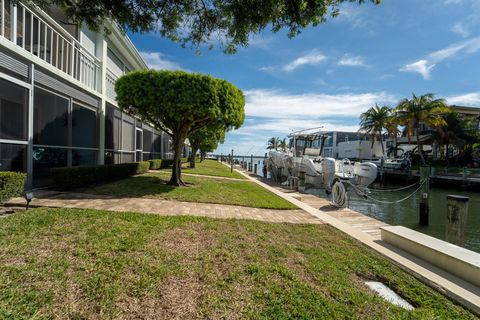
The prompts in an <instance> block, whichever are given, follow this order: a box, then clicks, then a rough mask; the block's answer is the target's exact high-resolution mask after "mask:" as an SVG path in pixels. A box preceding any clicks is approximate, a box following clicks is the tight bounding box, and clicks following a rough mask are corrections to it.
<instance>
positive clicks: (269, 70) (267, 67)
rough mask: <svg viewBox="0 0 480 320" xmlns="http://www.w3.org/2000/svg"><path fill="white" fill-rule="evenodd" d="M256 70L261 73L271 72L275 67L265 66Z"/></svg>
mask: <svg viewBox="0 0 480 320" xmlns="http://www.w3.org/2000/svg"><path fill="white" fill-rule="evenodd" d="M258 70H260V71H263V72H272V71H274V70H275V67H274V66H265V67H261V68H259V69H258Z"/></svg>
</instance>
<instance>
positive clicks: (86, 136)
mask: <svg viewBox="0 0 480 320" xmlns="http://www.w3.org/2000/svg"><path fill="white" fill-rule="evenodd" d="M72 146H73V147H84V148H97V147H98V139H97V113H96V112H95V111H93V110H90V109H88V108H84V107H81V106H79V105H77V104H74V105H73V108H72Z"/></svg>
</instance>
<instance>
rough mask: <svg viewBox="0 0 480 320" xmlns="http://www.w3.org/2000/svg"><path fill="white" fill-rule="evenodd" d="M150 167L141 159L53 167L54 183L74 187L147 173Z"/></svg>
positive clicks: (148, 163) (69, 187)
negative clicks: (125, 161)
mask: <svg viewBox="0 0 480 320" xmlns="http://www.w3.org/2000/svg"><path fill="white" fill-rule="evenodd" d="M149 169H150V162H148V161H140V162H131V163H121V164H108V165H101V166H81V167H63V168H53V169H52V170H51V172H52V178H53V183H54V185H56V186H58V187H60V188H63V189H73V188H79V187H86V186H89V185H92V184H101V183H105V182H109V181H112V180H117V179H123V178H127V177H129V176H133V175H135V174H140V173H145V172H147V171H148V170H149Z"/></svg>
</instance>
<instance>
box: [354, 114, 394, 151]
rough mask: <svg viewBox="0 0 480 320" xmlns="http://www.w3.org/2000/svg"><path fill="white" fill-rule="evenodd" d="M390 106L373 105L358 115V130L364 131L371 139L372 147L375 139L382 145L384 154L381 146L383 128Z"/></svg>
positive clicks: (384, 127)
mask: <svg viewBox="0 0 480 320" xmlns="http://www.w3.org/2000/svg"><path fill="white" fill-rule="evenodd" d="M390 113H391V108H390V107H388V106H383V107H379V106H378V105H375V107H372V108H370V109H368V110H367V111H365V112H364V113H362V114H361V115H360V131H364V132H365V133H366V134H368V135H369V136H370V138H371V139H372V147H373V143H374V142H375V140H377V139H378V140H379V141H380V144H381V145H382V155H385V147H384V146H383V134H382V131H383V129H386V128H387V121H388V119H389V117H390Z"/></svg>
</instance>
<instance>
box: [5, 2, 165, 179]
mask: <svg viewBox="0 0 480 320" xmlns="http://www.w3.org/2000/svg"><path fill="white" fill-rule="evenodd" d="M5 7H7V9H6V10H5ZM2 8H3V11H2V12H0V16H1V17H2V18H1V20H0V165H1V166H0V170H14V171H24V172H27V173H28V177H29V179H28V185H29V186H31V185H32V184H35V185H41V184H43V183H47V182H48V178H49V169H50V168H51V167H59V166H75V165H93V164H104V163H120V162H131V161H140V160H147V159H155V158H165V157H168V156H169V155H168V150H169V146H168V144H169V139H168V136H167V135H166V134H165V133H163V132H160V131H157V130H155V129H154V128H152V127H150V126H148V125H147V124H143V123H141V122H140V121H139V120H138V119H135V118H133V117H130V116H128V115H126V114H125V113H122V112H121V111H120V110H119V109H118V107H117V104H116V102H115V97H114V95H113V94H112V92H111V91H112V90H113V85H114V83H115V81H116V79H117V78H118V76H121V75H123V74H125V73H126V72H128V71H129V70H135V69H141V68H146V65H145V63H144V62H143V60H142V59H141V57H140V55H139V54H138V52H137V51H136V49H135V47H134V46H133V44H132V43H131V42H130V40H129V39H128V38H127V37H125V36H124V35H123V34H122V33H121V32H119V31H118V30H117V29H115V28H113V30H114V31H113V32H112V34H110V35H109V36H108V37H107V38H105V37H104V36H103V35H102V34H95V33H93V32H91V31H89V30H85V29H80V30H77V31H78V32H75V30H73V31H72V30H69V31H66V30H64V29H62V26H61V25H60V24H59V23H57V22H55V21H54V20H53V19H51V17H49V16H48V15H46V13H45V12H43V11H39V10H37V9H35V8H31V7H27V6H24V5H23V4H21V3H19V4H18V5H17V6H14V5H12V4H11V3H10V1H7V0H0V10H2ZM7 10H8V12H7ZM58 14H59V13H58V12H57V13H56V15H58ZM31 21H33V23H31ZM34 26H36V27H35V28H36V29H34V30H33V32H32V28H33V27H34ZM72 32H73V34H76V35H75V36H74V35H73V34H72ZM38 35H40V36H38ZM27 37H28V38H29V39H26V38H27ZM57 39H58V41H57ZM109 48H111V49H110V50H109ZM112 63H113V64H112ZM110 68H111V69H114V70H110ZM111 71H113V72H114V77H111V78H109V77H108V74H109V72H111Z"/></svg>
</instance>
